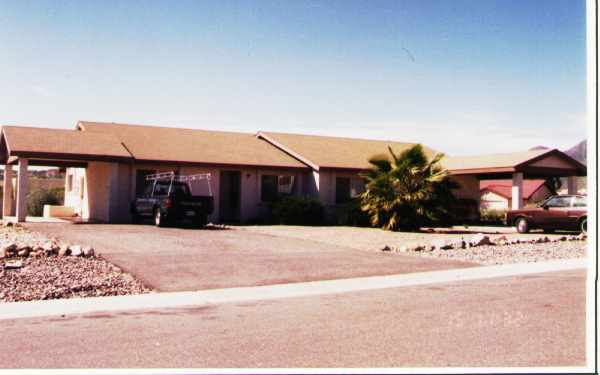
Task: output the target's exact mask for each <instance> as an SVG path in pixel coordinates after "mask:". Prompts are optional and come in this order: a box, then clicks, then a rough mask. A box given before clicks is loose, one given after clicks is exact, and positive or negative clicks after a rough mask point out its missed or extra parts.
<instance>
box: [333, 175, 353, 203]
mask: <svg viewBox="0 0 600 375" xmlns="http://www.w3.org/2000/svg"><path fill="white" fill-rule="evenodd" d="M350 199H351V196H350V177H336V179H335V203H336V204H341V203H346V202H348V201H349V200H350Z"/></svg>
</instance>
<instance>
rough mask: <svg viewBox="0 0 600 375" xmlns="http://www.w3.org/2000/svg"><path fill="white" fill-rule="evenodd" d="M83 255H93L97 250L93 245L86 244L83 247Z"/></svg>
mask: <svg viewBox="0 0 600 375" xmlns="http://www.w3.org/2000/svg"><path fill="white" fill-rule="evenodd" d="M82 251H83V256H85V257H93V256H94V254H95V252H94V248H93V247H89V246H86V247H84V248H83V250H82Z"/></svg>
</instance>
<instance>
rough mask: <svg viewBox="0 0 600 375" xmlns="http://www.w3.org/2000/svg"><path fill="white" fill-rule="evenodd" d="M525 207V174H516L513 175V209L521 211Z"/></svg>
mask: <svg viewBox="0 0 600 375" xmlns="http://www.w3.org/2000/svg"><path fill="white" fill-rule="evenodd" d="M522 207H523V173H520V172H515V173H513V175H512V209H513V210H520V209H521V208H522Z"/></svg>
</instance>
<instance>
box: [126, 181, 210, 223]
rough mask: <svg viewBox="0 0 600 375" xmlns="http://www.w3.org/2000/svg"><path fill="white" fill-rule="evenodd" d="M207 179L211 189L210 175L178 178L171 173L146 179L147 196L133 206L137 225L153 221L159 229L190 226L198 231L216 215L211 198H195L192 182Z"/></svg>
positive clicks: (138, 199)
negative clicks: (144, 221)
mask: <svg viewBox="0 0 600 375" xmlns="http://www.w3.org/2000/svg"><path fill="white" fill-rule="evenodd" d="M202 179H205V180H206V181H207V183H208V185H209V188H208V191H209V192H210V175H207V174H202V175H192V176H178V175H175V174H174V173H172V172H169V173H159V174H156V175H150V176H147V177H146V180H147V181H148V182H149V184H148V186H146V190H145V191H144V194H143V195H141V196H138V197H136V198H135V200H134V201H133V202H132V203H131V216H132V218H133V221H134V222H136V223H139V222H141V221H142V220H143V219H145V218H152V219H153V220H154V224H155V225H156V226H157V227H162V226H166V225H172V224H176V223H181V222H189V223H191V224H192V225H194V226H195V227H202V226H204V225H206V223H207V218H208V215H210V214H211V213H212V212H213V209H214V202H213V197H212V194H210V193H209V194H210V195H200V196H194V195H192V193H191V190H190V182H191V181H194V180H196V181H197V180H202Z"/></svg>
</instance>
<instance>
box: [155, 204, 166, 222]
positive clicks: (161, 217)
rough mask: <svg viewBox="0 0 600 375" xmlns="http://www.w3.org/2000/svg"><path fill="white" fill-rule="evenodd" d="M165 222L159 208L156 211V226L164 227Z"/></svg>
mask: <svg viewBox="0 0 600 375" xmlns="http://www.w3.org/2000/svg"><path fill="white" fill-rule="evenodd" d="M164 221H165V220H164V218H163V216H162V214H161V213H160V209H158V208H157V209H156V210H154V225H156V226H157V227H164V226H165V223H164Z"/></svg>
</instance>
